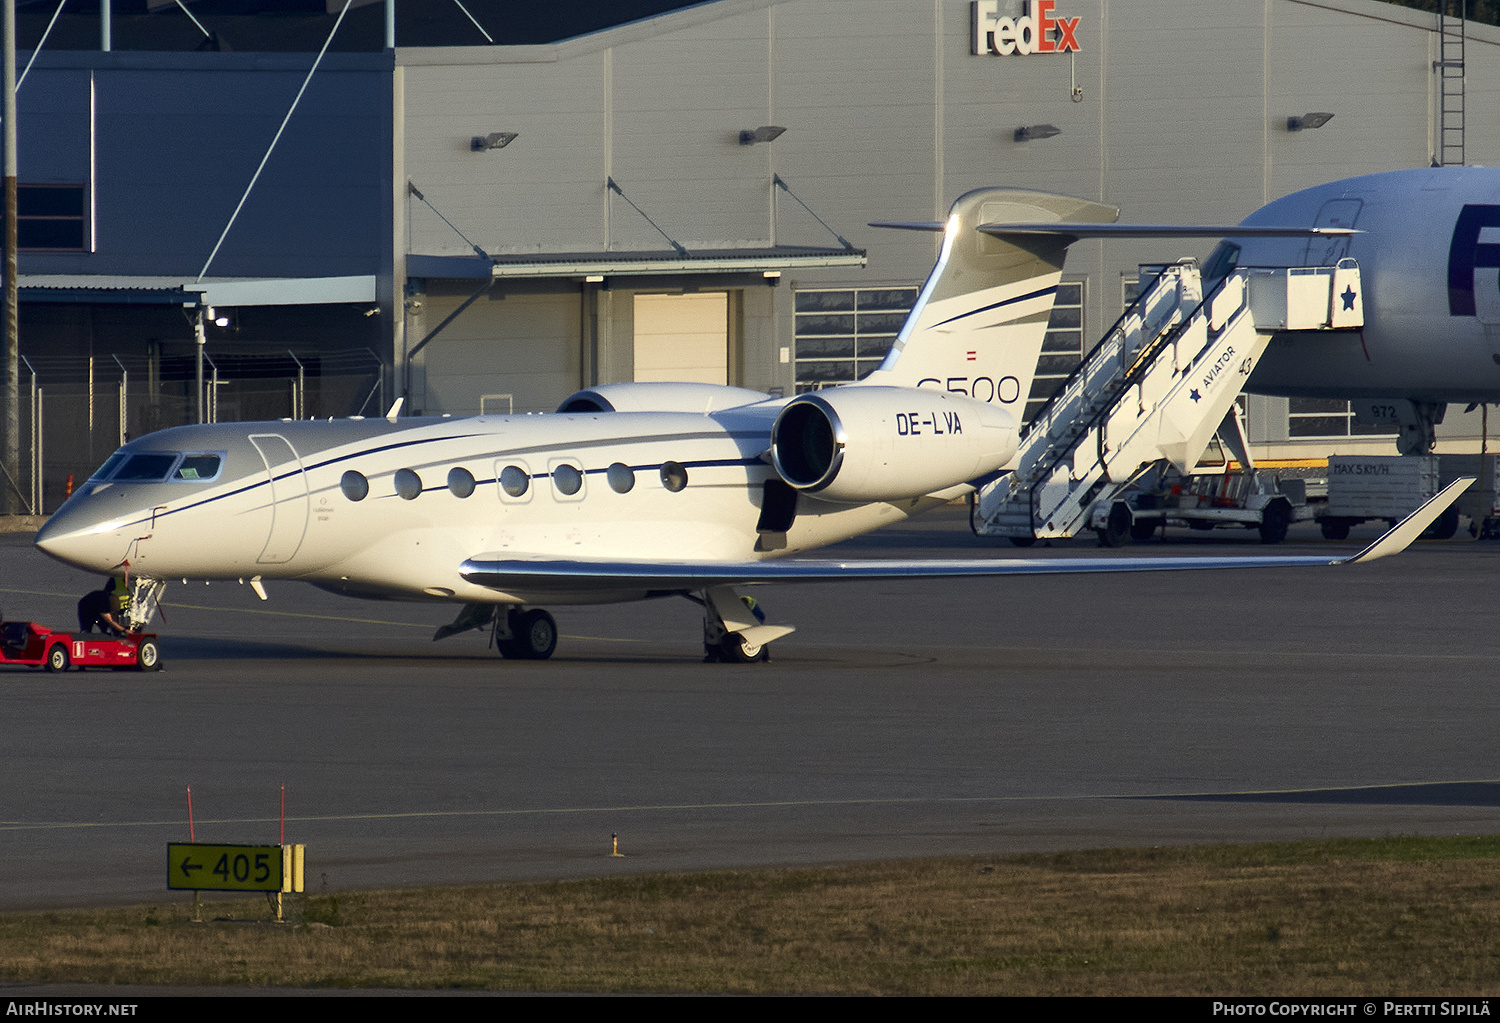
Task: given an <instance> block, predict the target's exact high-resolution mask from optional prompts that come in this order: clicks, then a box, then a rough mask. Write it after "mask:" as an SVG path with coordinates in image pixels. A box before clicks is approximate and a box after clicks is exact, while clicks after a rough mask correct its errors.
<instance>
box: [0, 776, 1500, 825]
mask: <svg viewBox="0 0 1500 1023" xmlns="http://www.w3.org/2000/svg"><path fill="white" fill-rule="evenodd" d="M1446 785H1500V778H1464V779H1447V780H1444V781H1420V782H1383V783H1381V784H1378V785H1323V786H1316V787H1310V788H1295V789H1245V790H1242V791H1217V792H1134V793H1120V792H1110V793H1091V794H1083V795H1071V796H1069V795H1049V796H945V797H938V798H921V797H916V796H912V797H891V798H867V799H785V800H768V801H762V802H738V803H736V802H730V803H646V804H638V805H629V806H568V807H531V808H524V809H509V810H413V811H408V812H403V813H353V814H326V815H312V816H293V817H287V818H285V820H286V822H287V823H288V824H291V823H328V822H342V821H376V820H428V819H432V818H438V817H449V818H471V819H472V818H481V817H523V816H556V815H564V814H580V813H666V812H682V811H688V810H767V809H773V810H774V809H796V808H801V807H832V806H902V805H908V806H910V805H929V806H956V805H964V804H969V805H972V804H975V803H1054V802H1055V803H1077V802H1083V801H1085V800H1116V799H1118V800H1126V799H1129V800H1139V799H1215V798H1226V797H1230V798H1253V797H1255V796H1295V795H1317V794H1319V793H1332V792H1375V791H1380V790H1385V789H1420V788H1435V787H1438V786H1446ZM281 819H282V818H279V817H224V818H203V819H200V820H198V823H199V824H274V823H276V822H277V821H278V820H281ZM186 825H187V821H186V820H158V821H36V822H31V823H28V822H24V821H0V831H52V830H70V829H88V828H158V827H184V826H186Z"/></svg>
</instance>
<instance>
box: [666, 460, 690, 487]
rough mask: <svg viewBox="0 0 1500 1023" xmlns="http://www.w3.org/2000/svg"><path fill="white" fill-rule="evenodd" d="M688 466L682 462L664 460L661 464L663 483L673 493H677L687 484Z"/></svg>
mask: <svg viewBox="0 0 1500 1023" xmlns="http://www.w3.org/2000/svg"><path fill="white" fill-rule="evenodd" d="M687 480H688V477H687V468H686V467H685V466H684V465H683V464H682V463H681V462H663V463H662V464H661V485H662V486H664V487H666V488H667V489H668V490H670V491H672V493H674V494H675V493H677V492H679V491H681V490H682V489H683V488H684V487H686V486H687Z"/></svg>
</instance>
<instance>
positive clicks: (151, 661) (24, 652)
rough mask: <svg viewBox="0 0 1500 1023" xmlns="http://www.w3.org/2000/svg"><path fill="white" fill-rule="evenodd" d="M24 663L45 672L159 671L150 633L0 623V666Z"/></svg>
mask: <svg viewBox="0 0 1500 1023" xmlns="http://www.w3.org/2000/svg"><path fill="white" fill-rule="evenodd" d="M6 664H24V665H27V666H29V667H33V668H35V667H42V668H46V669H47V670H48V671H67V670H68V668H69V667H76V668H79V669H80V670H81V669H83V668H114V669H116V670H120V669H129V670H131V671H160V670H161V647H160V646H158V645H157V642H156V633H154V632H131V633H127V634H126V635H123V636H108V635H103V634H98V633H92V632H54V631H53V630H52V629H49V628H48V627H47V626H45V625H38V624H37V623H36V622H0V665H6Z"/></svg>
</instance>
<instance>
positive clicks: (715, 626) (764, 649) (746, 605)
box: [688, 586, 796, 664]
mask: <svg viewBox="0 0 1500 1023" xmlns="http://www.w3.org/2000/svg"><path fill="white" fill-rule="evenodd" d="M688 599H689V600H691V601H693V602H694V603H697V604H701V605H703V660H704V663H706V664H712V663H713V662H715V661H722V662H724V663H726V664H754V663H755V662H756V661H769V660H770V659H771V649H770V646H771V641H772V640H776V639H780V638H781V637H782V636H785V635H788V634H789V633H791V632H794V631H796V630H795V629H793V628H792V627H791V626H789V625H767V624H765V621H766V615H765V612H764V611H762V610H761V609H760V608H759V607H758V606H757V605H756V603H755V599H754V598H753V597H742V596H740V595H739V594H737V593H735V592H734V587H733V586H710V587H709V588H708V589H706V590H704V591H703V594H702V596H701V597H698V596H689V597H688Z"/></svg>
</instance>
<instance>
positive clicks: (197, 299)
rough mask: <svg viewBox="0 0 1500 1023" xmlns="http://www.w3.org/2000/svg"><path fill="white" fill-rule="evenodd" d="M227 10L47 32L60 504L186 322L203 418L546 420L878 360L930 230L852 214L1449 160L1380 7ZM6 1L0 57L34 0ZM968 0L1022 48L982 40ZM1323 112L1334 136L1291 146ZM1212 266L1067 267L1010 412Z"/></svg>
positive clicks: (1308, 425) (1141, 217) (1283, 441)
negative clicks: (639, 397) (1027, 381)
mask: <svg viewBox="0 0 1500 1023" xmlns="http://www.w3.org/2000/svg"><path fill="white" fill-rule="evenodd" d="M253 6H254V5H247V4H244V3H238V4H228V3H224V4H218V3H216V0H199V2H196V3H190V4H189V5H188V8H189V10H191V11H193V12H195V13H196V14H197V16H198V22H199V25H198V26H197V27H195V26H193V25H191V24H190V23H189V19H187V18H186V17H185V16H184V15H183V14H182V13H181V12H180V11H179V9H178V8H177V7H176V5H175V4H166V3H158V2H156V0H137V2H136V3H135V5H134V6H127V5H126V0H116V4H115V12H116V13H115V15H114V17H115V24H114V26H113V31H114V34H115V35H114V38H115V39H116V40H120V41H121V42H120V43H119V44H117V45H114V46H113V47H112V48H111V49H110V50H109V51H108V52H105V51H103V50H102V49H100V43H99V39H98V35H99V26H98V19H97V16H88V15H80V16H69V17H65V18H63V19H62V20H61V22H60V26H61V27H60V29H59V30H58V31H59V33H60V34H59V35H58V36H57V37H56V39H60V40H62V42H60V43H59V42H57V41H55V40H54V41H52V42H48V43H46V44H44V45H43V46H42V47H41V49H40V51H39V52H38V55H37V59H36V61H35V64H34V66H33V67H32V69H31V71H30V73H29V75H28V78H27V80H26V81H25V83H24V85H23V87H22V90H21V92H20V115H19V124H20V130H21V184H22V194H23V207H22V211H21V219H20V222H19V226H20V228H21V230H22V237H23V241H22V244H23V253H22V262H21V278H20V285H21V288H22V301H23V307H22V342H21V345H22V348H21V350H22V354H23V355H24V356H26V357H27V360H28V367H29V368H30V370H31V371H32V374H33V375H32V376H29V377H28V376H27V369H26V368H23V394H24V392H25V387H26V381H27V380H33V381H34V382H35V385H36V387H38V388H39V389H41V390H42V391H43V392H44V394H45V397H44V403H43V405H42V415H41V421H42V427H41V435H42V437H43V438H44V440H45V451H46V453H47V455H46V467H45V477H46V502H45V503H46V505H47V507H48V508H51V507H55V506H56V504H57V503H58V501H60V499H61V496H62V486H63V480H64V478H65V476H66V475H67V474H69V473H72V474H75V475H76V476H77V478H78V479H79V480H81V479H82V478H84V475H86V474H87V472H88V471H89V470H90V469H91V468H92V467H93V465H94V464H96V463H97V462H99V461H101V460H102V459H103V457H104V456H105V455H106V454H107V453H108V451H109V450H111V449H112V448H113V446H114V445H115V444H116V443H118V441H119V438H120V434H121V432H122V431H126V432H129V433H131V434H139V433H141V432H143V431H145V430H148V429H152V428H156V427H159V426H165V425H172V424H173V423H176V422H185V421H188V420H189V418H190V417H192V416H193V415H195V406H194V401H193V397H192V391H193V389H194V387H195V386H196V384H195V377H194V372H193V366H192V363H193V358H194V349H195V347H196V346H195V344H194V333H193V326H192V322H191V321H192V318H193V316H194V315H195V314H196V310H197V309H198V308H200V307H205V308H206V307H212V308H213V316H212V317H211V318H210V320H209V323H208V326H207V329H206V338H207V343H206V345H205V346H204V353H205V355H206V356H207V357H208V359H209V360H210V363H211V367H210V377H209V378H208V382H207V383H206V384H205V387H206V388H207V389H208V390H209V391H211V392H212V393H211V394H210V395H209V396H208V397H207V398H206V399H205V403H204V404H205V409H206V410H207V411H206V413H205V414H207V415H210V416H217V417H218V418H220V419H230V418H271V417H279V416H287V415H301V416H341V415H350V414H358V413H364V414H374V413H376V412H379V411H384V406H385V405H388V404H389V403H390V402H391V401H392V400H394V398H396V397H398V396H402V395H404V396H406V398H407V408H408V410H410V411H417V412H423V413H451V414H454V415H461V414H469V413H475V412H480V411H482V410H484V411H503V410H510V409H513V410H515V411H517V412H521V411H542V410H551V409H553V408H555V407H557V405H558V403H559V402H560V401H561V400H562V399H563V398H564V397H565V396H566V395H568V394H570V393H571V392H573V391H575V390H577V389H578V388H579V387H580V386H586V385H590V384H594V383H604V382H613V381H626V380H662V379H692V380H710V381H715V382H721V383H729V384H735V385H740V386H744V387H749V388H754V389H757V390H763V391H769V392H771V393H773V394H790V393H793V392H794V391H798V390H804V389H809V388H813V387H818V386H822V385H826V384H830V383H836V382H839V381H846V380H851V379H854V378H856V377H857V376H859V375H862V374H863V373H865V372H867V371H868V370H870V369H872V368H874V366H875V365H876V364H878V362H879V360H880V359H881V357H882V356H883V355H884V354H885V352H886V350H887V348H888V347H889V345H890V343H891V340H892V337H893V335H894V334H895V332H896V330H897V328H898V327H899V325H900V323H901V320H902V318H903V315H904V312H905V310H906V309H907V308H908V307H909V305H910V304H911V302H912V301H913V300H914V298H915V295H916V291H917V288H918V287H919V286H920V284H921V282H922V280H923V279H924V277H925V276H926V273H927V271H928V269H929V268H930V267H931V265H932V262H933V259H934V256H935V254H936V240H935V238H934V237H933V236H931V235H926V234H920V233H915V232H899V231H889V230H881V229H875V228H871V227H869V226H867V224H868V223H869V222H870V221H875V220H930V219H938V218H941V217H943V216H944V215H945V214H946V212H947V209H948V206H949V204H950V203H951V202H952V201H953V200H954V199H955V198H956V197H957V196H959V195H961V194H962V193H964V192H965V191H967V190H969V189H972V188H976V187H980V186H985V185H1010V186H1016V187H1024V188H1035V189H1040V190H1045V191H1054V192H1061V193H1067V194H1071V195H1076V196H1080V197H1084V198H1088V199H1093V200H1099V201H1103V202H1106V203H1109V204H1111V205H1115V206H1118V207H1120V208H1121V210H1122V214H1121V219H1122V220H1123V221H1142V222H1171V223H1233V222H1236V221H1238V220H1239V219H1241V218H1242V217H1244V216H1246V215H1247V214H1249V213H1250V212H1252V211H1253V210H1255V209H1256V208H1257V207H1259V206H1261V205H1263V204H1264V203H1266V202H1268V201H1270V200H1272V199H1275V198H1277V197H1279V196H1282V195H1284V194H1287V193H1289V192H1293V191H1296V190H1299V189H1302V188H1306V187H1309V186H1312V185H1317V184H1321V183H1324V182H1327V181H1331V180H1335V179H1338V178H1343V177H1350V176H1353V175H1357V174H1365V173H1371V172H1376V171H1385V170H1393V169H1398V168H1405V167H1414V166H1425V165H1428V164H1430V163H1432V162H1433V161H1434V159H1438V160H1439V161H1444V160H1445V158H1446V161H1447V162H1455V161H1454V160H1453V153H1452V152H1451V151H1445V150H1444V148H1443V147H1442V145H1441V144H1440V143H1441V142H1442V139H1443V132H1442V131H1441V129H1442V127H1443V120H1442V118H1443V116H1444V115H1443V114H1442V111H1441V106H1442V104H1441V102H1440V100H1441V95H1440V94H1441V90H1442V85H1441V82H1440V75H1441V73H1442V69H1441V68H1440V67H1435V63H1440V56H1441V54H1440V50H1441V46H1440V38H1439V35H1438V31H1439V29H1438V18H1437V16H1435V15H1433V14H1430V13H1425V12H1422V11H1418V10H1413V9H1409V8H1406V7H1403V6H1398V5H1395V4H1392V3H1386V2H1381V0H1255V2H1249V3H1203V2H1195V0H1130V2H1128V3H1127V2H1122V0H1025V2H1023V0H978V2H977V3H976V2H974V0H922V2H916V0H859V2H853V0H715V2H708V3H700V4H696V5H692V6H680V7H674V5H672V4H670V3H655V4H652V3H649V2H637V3H633V4H632V3H618V4H602V3H586V2H583V3H577V4H573V5H559V6H558V8H557V10H556V11H555V12H554V13H553V14H552V15H549V16H550V17H552V18H553V23H551V24H550V25H541V26H538V25H536V24H521V23H520V21H516V20H515V19H514V18H512V14H513V12H511V13H507V12H508V11H509V8H510V7H512V6H516V5H507V4H502V3H500V2H498V0H470V2H468V3H466V4H465V5H464V8H457V5H450V4H448V3H445V2H440V0H430V2H428V3H424V4H415V3H409V2H407V0H396V2H395V4H394V5H393V9H394V15H395V25H394V42H395V44H396V45H395V46H394V47H390V46H388V45H386V44H387V43H389V42H390V41H391V38H390V33H389V30H388V29H386V27H385V26H386V21H385V18H386V15H387V13H388V12H389V11H390V10H391V9H392V5H390V4H385V3H381V2H379V0H374V2H371V0H363V2H361V0H356V2H355V4H354V5H353V9H352V10H351V11H350V12H349V13H348V15H347V17H346V19H345V21H344V22H343V23H342V24H341V26H340V28H339V32H338V33H336V34H335V37H334V38H335V42H334V44H333V45H331V46H330V47H329V52H328V53H327V54H326V55H325V56H324V57H323V58H322V59H321V62H320V63H319V65H318V70H317V72H316V73H315V74H314V75H313V76H312V77H311V78H310V79H309V78H308V77H307V75H308V69H309V68H310V67H311V66H312V65H313V61H314V58H315V56H316V53H317V50H318V49H319V47H320V46H321V45H322V43H323V40H324V39H325V38H326V37H327V35H328V33H329V31H330V30H331V29H332V28H333V26H334V24H335V22H336V20H337V19H338V12H339V10H340V9H341V8H342V7H343V4H342V3H340V2H338V0H328V2H327V3H326V4H325V3H324V0H313V2H311V3H310V4H304V5H303V6H304V7H305V8H306V9H305V10H300V9H299V10H298V11H292V12H291V13H288V12H287V10H286V9H287V8H289V7H290V8H296V7H297V4H295V3H291V4H288V3H280V4H274V5H267V7H268V8H270V7H275V8H276V10H275V11H268V12H264V13H261V14H259V15H256V14H254V13H252V14H245V13H244V9H245V8H246V7H253ZM450 6H452V7H454V8H455V10H449V9H448V8H449V7H450ZM520 6H525V5H520ZM137 8H139V10H137ZM465 8H466V9H467V11H468V12H469V13H470V14H472V23H471V22H470V21H465V20H463V19H462V17H461V16H460V15H459V14H458V13H456V11H457V10H463V9H465ZM575 8H576V10H575ZM991 9H993V11H991ZM26 10H27V11H28V12H29V13H28V15H27V16H28V17H29V18H30V19H31V21H23V26H22V31H23V42H24V41H25V39H26V36H25V33H26V32H27V31H31V32H32V33H33V35H34V36H39V34H40V32H41V26H42V25H43V23H44V22H45V21H46V18H47V16H49V15H50V13H51V4H50V3H49V4H38V5H36V6H35V7H32V8H27V9H26ZM976 10H977V11H979V12H980V13H981V14H995V15H1002V16H1008V17H1010V18H1012V19H1013V20H1020V19H1028V18H1029V19H1032V21H1033V22H1036V21H1037V20H1038V19H1042V20H1045V21H1046V22H1047V23H1048V29H1049V30H1048V31H1047V32H1046V33H1035V34H1033V35H1031V36H1030V37H1029V45H1028V42H1027V40H1026V39H1023V42H1022V43H1021V44H1020V45H1017V46H1014V47H1013V48H1012V49H1013V52H1010V53H1005V54H1001V53H993V52H987V48H986V47H983V46H978V47H976V45H975V42H974V37H973V24H974V20H975V18H976V16H977V15H976ZM299 11H300V13H299ZM434 11H438V12H439V13H441V14H442V17H443V18H451V20H447V21H442V23H441V24H437V23H436V22H435V21H434V19H435V18H436V17H437V15H435V14H434V13H433V12H434ZM132 12H133V13H132ZM223 12H228V13H223ZM601 12H603V13H601ZM419 15H420V16H419ZM278 17H279V18H280V20H279V21H278V20H277V18H278ZM538 17H540V16H538ZM626 17H629V18H634V19H635V20H630V21H625V22H624V23H615V22H618V21H619V20H620V19H621V18H626ZM91 18H92V20H91ZM507 18H512V21H507ZM70 19H71V20H70ZM423 19H425V20H423ZM568 19H573V22H572V23H571V24H570V23H569V20H568ZM439 20H441V19H439ZM521 20H524V19H521ZM512 22H514V23H512ZM1450 24H1451V23H1450ZM199 33H201V34H199ZM486 38H489V39H493V40H494V42H487V41H486ZM1465 39H1466V56H1465V70H1464V88H1465V103H1466V106H1467V113H1468V118H1467V132H1466V135H1465V136H1464V139H1463V143H1464V146H1465V148H1464V150H1463V154H1462V157H1460V159H1462V160H1465V161H1466V162H1468V163H1470V164H1475V163H1479V164H1497V163H1500V133H1497V132H1496V131H1495V123H1494V122H1495V120H1496V118H1497V116H1500V115H1497V113H1496V111H1500V102H1497V100H1500V59H1497V58H1500V49H1497V47H1500V30H1497V29H1496V28H1494V27H1491V26H1485V25H1479V24H1473V23H1470V24H1468V25H1467V26H1466V29H1465ZM538 40H540V41H538ZM1042 40H1045V41H1046V42H1047V43H1048V44H1050V52H1047V51H1048V50H1049V46H1044V45H1042V44H1041V42H1040V41H1042ZM30 45H32V46H35V43H34V42H33V43H31V44H30ZM59 47H63V48H59ZM1002 48H1003V47H1002ZM1028 49H1029V50H1030V51H1031V52H1025V51H1027V50H1028ZM976 50H977V51H979V52H976ZM29 57H30V54H29V53H23V54H22V55H21V59H22V62H23V64H24V62H25V61H26V60H27V59H28V58H29ZM304 81H306V83H307V84H306V89H305V92H304V94H303V95H302V96H301V98H300V100H299V101H298V105H297V106H296V108H295V110H294V111H293V113H292V115H291V117H290V118H287V119H286V122H285V130H284V131H283V132H281V134H280V138H279V141H278V142H277V144H276V147H275V148H274V149H273V150H271V153H270V157H269V158H266V159H264V166H263V169H262V170H261V171H260V172H259V176H258V177H257V178H256V183H255V187H254V188H253V189H251V191H250V192H249V194H248V198H245V199H244V200H243V202H242V203H241V197H242V195H243V194H244V190H245V186H246V184H247V183H249V182H250V180H251V178H252V175H255V174H256V173H257V166H258V165H259V164H260V163H261V162H262V160H263V158H265V157H266V153H267V147H268V146H270V144H271V141H272V138H273V137H275V136H277V134H278V126H279V125H281V124H282V121H283V118H286V115H287V111H288V108H289V107H290V105H291V104H292V101H293V98H294V96H297V95H298V90H299V87H301V86H302V84H303V82H304ZM1315 112H1322V113H1330V114H1332V115H1333V117H1332V118H1331V119H1328V120H1327V121H1326V123H1323V124H1322V125H1321V126H1319V127H1317V128H1315V129H1313V128H1303V129H1302V130H1292V127H1291V125H1290V122H1289V119H1290V118H1302V117H1303V116H1304V115H1306V114H1308V113H1315ZM1450 117H1451V115H1450ZM1306 123H1309V124H1310V123H1311V122H1306ZM1451 140H1452V136H1451V135H1450V141H1451ZM237 204H240V205H241V208H240V209H239V211H238V214H237V215H236V216H235V218H234V220H233V226H232V227H230V229H229V230H228V231H227V232H226V231H225V227H226V224H229V223H230V218H231V214H232V213H234V211H235V210H236V206H237ZM221 236H222V237H221ZM1211 247H1212V243H1211V242H1204V241H1202V240H1191V239H1185V240H1180V241H1165V242H1163V241H1142V240H1124V239H1120V240H1108V241H1097V240H1094V241H1084V242H1079V243H1077V244H1075V245H1074V246H1073V247H1072V250H1071V252H1070V254H1069V257H1068V264H1067V268H1066V274H1065V284H1064V287H1063V288H1062V289H1060V291H1059V295H1058V299H1057V304H1056V307H1055V309H1054V311H1053V314H1052V321H1051V329H1050V330H1049V332H1048V336H1047V342H1046V348H1045V352H1044V355H1043V357H1042V364H1041V366H1040V367H1039V369H1040V376H1039V379H1038V385H1037V389H1036V390H1034V391H1033V395H1032V397H1033V398H1034V399H1036V398H1040V397H1045V394H1046V393H1047V391H1048V390H1049V389H1050V387H1051V386H1054V385H1055V384H1056V383H1057V382H1059V381H1060V380H1061V379H1062V378H1063V377H1065V376H1066V375H1067V373H1068V372H1069V371H1070V370H1071V369H1072V368H1073V366H1074V365H1076V363H1077V361H1078V359H1079V357H1080V354H1081V353H1082V352H1083V351H1084V350H1085V349H1086V347H1087V346H1089V345H1091V344H1092V343H1093V342H1094V341H1096V340H1097V339H1098V338H1099V337H1100V336H1101V335H1102V334H1103V333H1104V331H1105V330H1106V329H1107V328H1108V327H1109V326H1110V325H1111V324H1112V323H1113V321H1114V320H1115V318H1116V317H1117V316H1118V315H1119V314H1120V313H1121V311H1122V310H1123V308H1124V306H1125V305H1126V304H1127V303H1128V302H1129V301H1130V299H1131V297H1132V294H1133V292H1132V288H1133V286H1134V283H1135V278H1136V273H1137V266H1138V265H1139V264H1141V263H1150V262H1162V261H1169V260H1173V259H1176V258H1178V257H1181V256H1189V255H1191V256H1199V257H1202V256H1204V255H1206V254H1207V252H1208V250H1209V249H1210V248H1211ZM377 406H379V407H377ZM1247 410H1248V419H1249V424H1250V431H1251V438H1252V441H1253V442H1254V443H1255V445H1256V452H1257V454H1259V455H1261V456H1262V457H1281V458H1287V457H1299V456H1303V455H1323V454H1328V453H1331V452H1355V451H1372V452H1378V453H1394V445H1393V443H1392V441H1391V440H1390V439H1389V438H1383V437H1365V436H1360V427H1359V426H1358V425H1357V424H1355V423H1353V422H1352V419H1351V417H1350V415H1349V413H1348V408H1347V405H1346V404H1345V403H1342V402H1330V401H1322V400H1318V399H1292V400H1290V401H1289V400H1288V399H1273V398H1258V397H1254V396H1251V397H1250V398H1249V399H1248V405H1247ZM1454 411H1455V412H1456V411H1458V410H1454ZM1478 418H1479V417H1478V416H1477V415H1474V416H1467V417H1466V416H1463V415H1450V416H1449V417H1448V422H1447V424H1446V425H1445V426H1444V427H1443V428H1442V430H1443V431H1444V432H1443V433H1442V441H1441V448H1440V449H1442V450H1460V449H1466V447H1475V446H1476V445H1477V439H1476V440H1473V441H1471V440H1470V439H1469V435H1473V437H1474V438H1477V433H1478ZM1470 420H1473V422H1472V423H1470V422H1469V421H1470Z"/></svg>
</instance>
